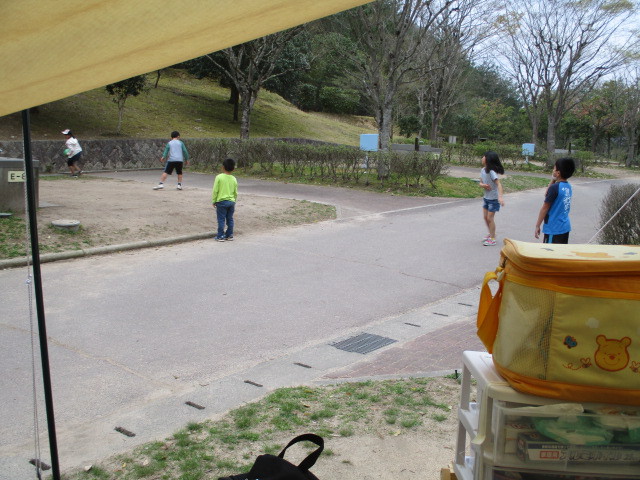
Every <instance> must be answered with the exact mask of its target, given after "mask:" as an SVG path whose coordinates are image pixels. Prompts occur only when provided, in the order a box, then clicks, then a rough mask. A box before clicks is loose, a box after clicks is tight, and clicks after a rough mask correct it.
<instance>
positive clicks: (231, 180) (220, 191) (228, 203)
mask: <svg viewBox="0 0 640 480" xmlns="http://www.w3.org/2000/svg"><path fill="white" fill-rule="evenodd" d="M235 168H236V162H235V161H234V160H233V159H231V158H227V159H226V160H225V161H224V162H222V173H220V174H218V175H216V179H215V180H214V182H213V193H212V194H211V202H212V203H213V206H214V208H215V209H216V214H217V216H218V233H217V234H216V236H215V237H213V238H214V240H217V241H218V242H224V241H225V240H233V212H234V211H235V208H236V199H237V198H238V181H237V180H236V177H234V176H233V175H231V172H233V170H234V169H235ZM225 223H226V224H227V230H226V231H225V229H224V227H225Z"/></svg>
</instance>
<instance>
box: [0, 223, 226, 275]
mask: <svg viewBox="0 0 640 480" xmlns="http://www.w3.org/2000/svg"><path fill="white" fill-rule="evenodd" d="M214 235H215V232H205V233H195V234H191V235H183V236H180V237H171V238H163V239H160V240H141V241H139V242H132V243H123V244H120V245H105V246H103V247H93V248H84V249H81V250H71V251H68V252H58V253H45V254H43V255H40V263H47V262H56V261H58V260H69V259H72V258H79V257H88V256H91V255H104V254H107V253H116V252H124V251H127V250H137V249H140V248H149V247H163V246H166V245H172V244H175V243H184V242H191V241H193V240H206V239H207V238H213V237H214ZM30 263H33V262H30ZM25 265H27V257H20V258H10V259H8V260H0V270H4V269H6V268H14V267H23V266H25Z"/></svg>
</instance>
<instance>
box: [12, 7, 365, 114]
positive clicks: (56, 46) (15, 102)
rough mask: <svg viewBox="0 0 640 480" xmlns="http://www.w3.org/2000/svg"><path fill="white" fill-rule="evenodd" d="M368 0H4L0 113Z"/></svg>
mask: <svg viewBox="0 0 640 480" xmlns="http://www.w3.org/2000/svg"><path fill="white" fill-rule="evenodd" d="M368 1H370V0H60V1H55V0H4V1H2V2H0V3H1V5H2V15H1V17H0V18H1V20H0V116H2V115H7V114H9V113H13V112H17V111H19V110H23V109H26V108H29V107H34V106H37V105H41V104H43V103H47V102H51V101H54V100H59V99H61V98H65V97H68V96H70V95H73V94H75V93H80V92H84V91H87V90H91V89H92V88H97V87H101V86H104V85H107V84H109V83H113V82H117V81H120V80H124V79H126V78H129V77H132V76H134V75H140V74H143V73H147V72H151V71H154V70H157V69H160V68H163V67H167V66H169V65H174V64H176V63H179V62H181V61H185V60H189V59H191V58H195V57H198V56H201V55H204V54H205V53H210V52H215V51H217V50H220V49H222V48H226V47H230V46H233V45H237V44H239V43H243V42H246V41H248V40H252V39H254V38H258V37H262V36H264V35H267V34H269V33H274V32H277V31H280V30H284V29H287V28H290V27H293V26H295V25H299V24H302V23H305V22H309V21H311V20H314V19H317V18H321V17H324V16H327V15H331V14H333V13H336V12H339V11H342V10H346V9H349V8H352V7H355V6H358V5H362V4H365V3H367V2H368Z"/></svg>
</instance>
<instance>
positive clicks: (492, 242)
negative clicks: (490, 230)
mask: <svg viewBox="0 0 640 480" xmlns="http://www.w3.org/2000/svg"><path fill="white" fill-rule="evenodd" d="M482 245H484V246H485V247H495V246H496V245H497V243H496V241H495V240H494V239H493V238H491V237H489V238H487V239H486V240H485V241H484V242H482Z"/></svg>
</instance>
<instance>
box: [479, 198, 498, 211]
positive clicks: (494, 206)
mask: <svg viewBox="0 0 640 480" xmlns="http://www.w3.org/2000/svg"><path fill="white" fill-rule="evenodd" d="M483 200H484V205H482V208H484V209H486V210H488V211H490V212H499V211H500V202H499V201H498V200H488V199H486V198H483Z"/></svg>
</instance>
